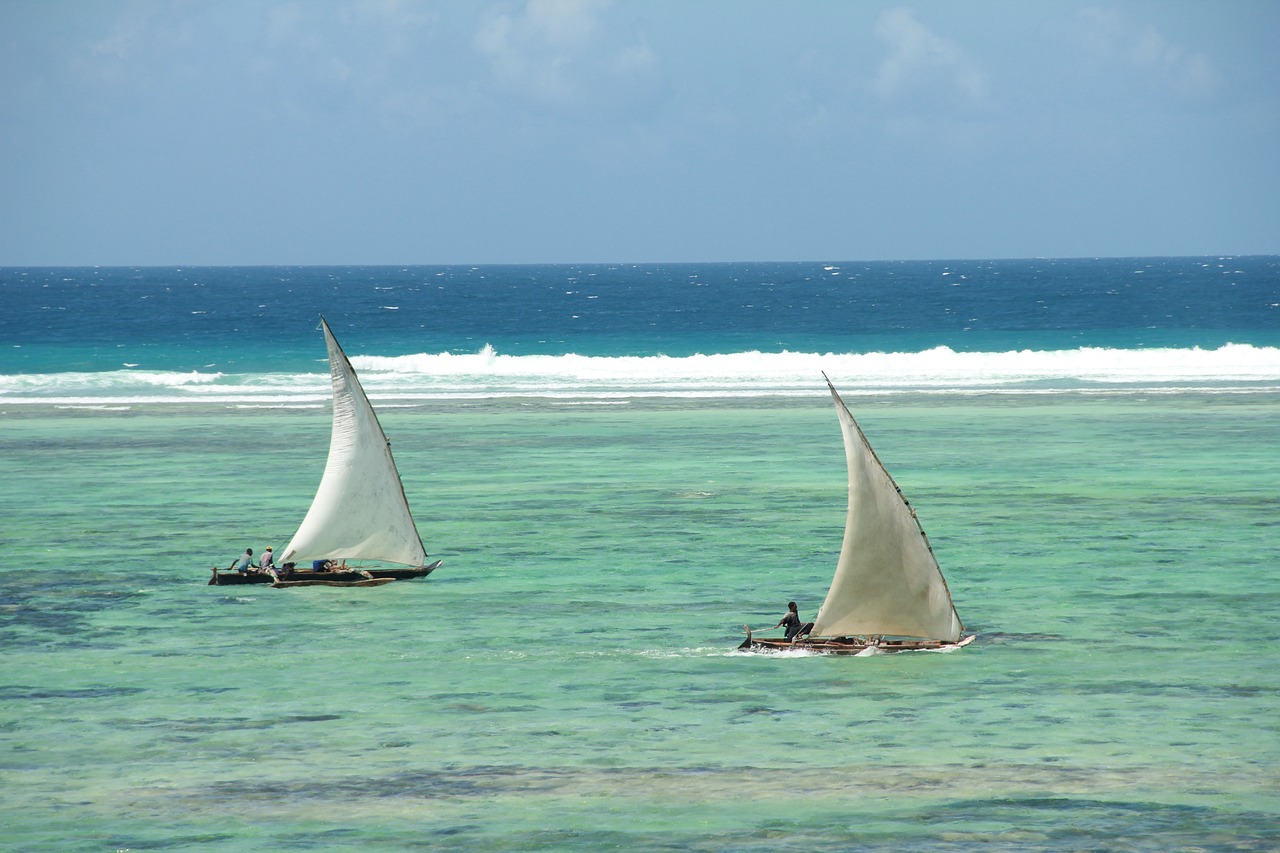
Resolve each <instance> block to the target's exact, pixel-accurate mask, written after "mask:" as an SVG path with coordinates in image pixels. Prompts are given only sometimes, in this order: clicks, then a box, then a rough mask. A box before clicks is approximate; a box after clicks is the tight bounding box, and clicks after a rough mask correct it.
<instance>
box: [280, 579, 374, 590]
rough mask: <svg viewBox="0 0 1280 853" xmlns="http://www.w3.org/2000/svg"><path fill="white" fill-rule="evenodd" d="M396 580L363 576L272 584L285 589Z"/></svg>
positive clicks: (371, 583) (359, 584)
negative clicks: (352, 579)
mask: <svg viewBox="0 0 1280 853" xmlns="http://www.w3.org/2000/svg"><path fill="white" fill-rule="evenodd" d="M395 580H396V579H395V578H361V579H360V580H355V581H335V580H287V581H276V582H275V583H273V584H272V585H271V586H272V587H274V588H275V589H284V588H285V587H292V586H382V585H383V584H388V583H395Z"/></svg>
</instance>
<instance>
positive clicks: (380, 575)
mask: <svg viewBox="0 0 1280 853" xmlns="http://www.w3.org/2000/svg"><path fill="white" fill-rule="evenodd" d="M443 562H444V561H443V560H436V561H435V562H434V563H431V564H430V565H426V566H422V567H421V568H416V569H413V568H405V569H398V568H374V569H368V570H367V573H364V572H300V571H297V570H295V571H293V572H291V573H290V574H289V575H288V576H287V577H285V579H284V581H282V583H283V584H291V585H294V586H317V585H322V586H358V585H360V584H359V582H360V581H367V580H369V579H370V578H373V579H374V580H382V581H393V580H412V579H413V578H425V577H426V576H427V575H429V574H431V573H432V572H434V571H435V570H436V569H438V568H440V564H441V563H443ZM245 583H265V584H272V585H274V586H280V585H282V584H277V583H275V578H273V577H271V575H266V574H262V573H261V572H248V573H245V574H241V573H240V572H219V571H216V570H215V571H214V573H213V577H211V578H209V586H234V585H237V584H245ZM365 585H366V586H369V584H365ZM379 585H380V584H379Z"/></svg>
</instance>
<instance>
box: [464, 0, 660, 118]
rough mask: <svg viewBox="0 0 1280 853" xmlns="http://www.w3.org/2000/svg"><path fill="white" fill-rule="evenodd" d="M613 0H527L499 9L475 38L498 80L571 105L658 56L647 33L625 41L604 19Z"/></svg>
mask: <svg viewBox="0 0 1280 853" xmlns="http://www.w3.org/2000/svg"><path fill="white" fill-rule="evenodd" d="M611 5H612V4H611V3H610V2H608V0H528V2H527V3H526V4H525V5H524V7H523V9H522V10H521V11H519V12H518V13H512V14H509V13H507V12H496V13H494V14H492V15H490V16H489V17H488V19H487V20H485V21H484V22H483V23H482V24H481V26H480V28H479V30H478V31H477V32H476V35H475V37H474V39H473V42H472V43H473V46H474V47H475V49H476V51H477V52H478V53H479V54H480V55H481V56H482V57H484V58H485V60H486V61H487V62H488V63H489V69H490V73H491V74H492V76H493V79H494V80H495V82H497V83H498V85H499V86H501V87H503V88H505V89H507V90H509V91H514V92H519V93H522V94H524V95H527V96H529V97H532V98H533V99H534V100H536V101H539V102H542V103H548V104H559V105H569V104H574V103H577V102H579V101H581V100H582V99H583V98H584V97H586V96H588V95H589V94H590V93H592V92H593V91H595V90H597V89H598V87H601V86H604V87H611V86H617V85H626V84H629V83H630V82H633V81H634V80H636V79H639V78H642V77H644V76H645V75H647V74H649V73H650V72H651V71H652V69H653V68H654V67H655V66H656V63H657V59H656V57H655V56H654V54H653V52H652V51H651V50H650V49H649V47H648V45H647V44H646V43H645V42H644V40H643V39H640V38H637V39H635V40H634V41H632V42H630V43H624V42H621V41H620V39H619V37H618V36H617V35H616V34H614V33H613V32H611V31H610V30H609V28H608V27H606V25H605V21H604V20H603V15H604V13H605V12H606V11H607V10H608V9H609V8H610V6H611Z"/></svg>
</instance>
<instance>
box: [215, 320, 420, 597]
mask: <svg viewBox="0 0 1280 853" xmlns="http://www.w3.org/2000/svg"><path fill="white" fill-rule="evenodd" d="M320 327H321V328H322V329H323V330H324V339H325V344H326V345H327V347H328V350H329V374H330V378H331V380H332V384H333V432H332V434H331V436H330V439H329V459H328V462H326V464H325V469H324V476H323V477H321V479H320V487H319V489H317V490H316V496H315V499H314V500H313V501H312V502H311V509H310V510H308V511H307V515H306V517H305V518H304V519H303V520H302V524H301V526H299V527H298V532H297V533H295V534H293V539H291V540H290V541H289V544H288V545H287V546H285V549H284V551H283V553H282V554H281V557H280V566H281V568H280V569H279V570H278V571H277V572H276V574H275V575H272V574H269V573H266V572H260V571H248V572H232V571H219V570H218V568H217V567H216V566H215V567H214V569H213V577H212V578H210V579H209V584H210V585H211V586H221V585H224V584H246V583H269V584H272V585H273V586H276V587H293V586H361V587H363V586H380V585H382V584H385V583H390V582H391V581H393V580H404V579H408V578H422V577H426V576H427V575H429V574H431V572H433V571H434V570H435V569H437V568H439V567H440V563H441V562H442V561H440V560H436V561H435V562H433V563H430V564H428V563H427V561H426V560H427V552H426V549H425V548H424V547H423V546H422V537H421V536H419V535H418V528H417V525H415V524H414V522H413V515H412V514H411V513H410V512H409V500H408V498H406V497H405V493H404V485H403V484H402V483H401V482H400V473H399V471H398V470H397V469H396V463H395V459H393V458H392V456H391V445H390V443H389V442H388V441H387V436H386V433H384V432H383V431H382V425H381V424H380V423H379V422H378V416H377V414H376V413H375V412H374V410H373V406H372V405H371V404H370V403H369V398H368V397H367V396H365V393H364V389H363V388H362V387H361V385H360V380H359V379H358V378H357V377H356V372H355V370H354V368H352V367H351V362H350V361H349V360H348V359H347V356H346V354H345V353H344V352H343V351H342V347H340V346H339V345H338V341H337V339H336V338H335V337H334V336H333V331H332V330H331V329H330V328H329V324H328V323H327V322H325V319H324V318H323V317H321V318H320ZM348 561H351V562H353V563H356V564H357V566H351V565H349V564H348ZM365 561H369V562H372V563H374V565H371V566H364V565H363V563H364V562H365ZM388 563H389V564H391V565H384V564H388ZM305 564H310V568H309V569H306V570H301V569H299V568H298V566H299V565H305Z"/></svg>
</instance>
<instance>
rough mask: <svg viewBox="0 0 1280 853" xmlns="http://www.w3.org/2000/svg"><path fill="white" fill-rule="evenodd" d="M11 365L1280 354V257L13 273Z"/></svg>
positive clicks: (4, 294) (239, 368) (8, 281)
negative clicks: (342, 347) (330, 349)
mask: <svg viewBox="0 0 1280 853" xmlns="http://www.w3.org/2000/svg"><path fill="white" fill-rule="evenodd" d="M0 304H3V311H0V342H2V343H3V348H0V373H2V374H14V373H44V372H61V371H85V370H87V371H96V370H114V369H118V368H120V366H121V365H122V364H128V365H142V366H144V367H147V368H153V369H163V370H203V369H214V370H219V371H230V372H241V373H251V372H256V371H262V370H274V371H279V370H285V371H289V370H314V369H315V365H316V362H317V359H318V358H320V357H322V353H320V352H318V349H317V346H316V340H317V336H316V331H315V330H316V318H317V317H318V316H319V315H321V314H323V315H325V316H326V317H327V319H328V320H329V322H330V324H331V325H332V326H333V327H334V329H335V332H336V333H337V334H338V335H339V337H340V338H341V339H342V340H343V341H344V343H345V344H346V346H347V349H348V351H349V353H350V354H351V355H353V356H357V355H361V354H370V355H372V354H376V355H387V356H396V355H406V354H411V353H442V352H452V353H475V352H477V351H479V350H480V349H481V348H482V347H483V346H485V345H491V346H493V347H494V348H495V349H496V350H497V351H498V352H500V353H503V354H510V355H560V354H565V353H577V354H580V355H592V356H624V355H654V354H660V353H661V354H666V355H670V356H688V355H692V354H695V353H733V352H744V351H751V350H759V351H762V352H779V351H783V350H789V351H798V352H845V353H864V352H879V351H883V352H915V351H920V350H924V349H927V348H929V347H935V346H948V347H951V348H952V349H954V350H956V351H958V352H975V351H989V352H1000V351H1010V350H1020V349H1044V350H1057V349H1070V348H1076V347H1107V348H1120V349H1133V348H1144V347H1205V348H1211V347H1219V346H1222V345H1224V344H1226V343H1238V344H1252V345H1255V346H1269V347H1275V346H1280V257H1276V256H1264V257H1232V258H1217V257H1214V258H1136V259H1135V258H1125V259H1077V260H992V261H928V262H906V261H903V262H874V263H869V262H856V263H837V262H833V263H721V264H635V265H531V266H445V267H429V266H414V267H219V268H160V267H154V268H66V269H63V268H3V269H0Z"/></svg>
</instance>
